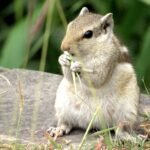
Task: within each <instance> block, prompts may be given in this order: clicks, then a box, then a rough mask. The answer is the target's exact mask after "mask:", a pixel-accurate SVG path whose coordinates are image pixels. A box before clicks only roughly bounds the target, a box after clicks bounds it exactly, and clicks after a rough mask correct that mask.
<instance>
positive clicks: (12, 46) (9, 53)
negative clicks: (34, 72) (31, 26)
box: [0, 20, 27, 68]
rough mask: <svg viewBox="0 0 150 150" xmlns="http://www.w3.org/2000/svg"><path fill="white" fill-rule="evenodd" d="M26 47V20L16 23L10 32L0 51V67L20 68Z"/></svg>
mask: <svg viewBox="0 0 150 150" xmlns="http://www.w3.org/2000/svg"><path fill="white" fill-rule="evenodd" d="M26 47H27V20H22V21H20V22H18V23H17V24H16V25H15V26H14V27H13V28H12V29H11V31H10V33H9V35H8V38H7V39H6V42H5V44H4V46H3V49H2V55H1V59H0V65H1V66H3V67H9V68H13V67H20V66H21V65H22V63H23V60H24V55H25V50H26Z"/></svg>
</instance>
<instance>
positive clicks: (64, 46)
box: [61, 42, 70, 51]
mask: <svg viewBox="0 0 150 150" xmlns="http://www.w3.org/2000/svg"><path fill="white" fill-rule="evenodd" d="M61 50H62V51H70V44H69V43H67V42H62V44H61Z"/></svg>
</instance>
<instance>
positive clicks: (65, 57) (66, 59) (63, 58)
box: [58, 53, 71, 67]
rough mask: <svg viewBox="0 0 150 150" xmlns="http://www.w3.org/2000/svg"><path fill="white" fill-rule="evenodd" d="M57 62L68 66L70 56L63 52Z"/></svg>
mask: <svg viewBox="0 0 150 150" xmlns="http://www.w3.org/2000/svg"><path fill="white" fill-rule="evenodd" d="M58 62H59V63H60V65H62V66H66V67H68V66H70V65H71V58H70V56H69V55H67V54H66V53H64V54H62V55H60V56H59V59H58Z"/></svg>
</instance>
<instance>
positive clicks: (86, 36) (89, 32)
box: [83, 30, 93, 39]
mask: <svg viewBox="0 0 150 150" xmlns="http://www.w3.org/2000/svg"><path fill="white" fill-rule="evenodd" d="M92 35H93V31H91V30H88V31H86V32H85V33H84V35H83V38H87V39H89V38H91V37H92Z"/></svg>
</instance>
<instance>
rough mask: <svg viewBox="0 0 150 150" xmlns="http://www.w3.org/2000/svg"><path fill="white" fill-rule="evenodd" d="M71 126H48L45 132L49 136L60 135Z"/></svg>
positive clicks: (65, 132)
mask: <svg viewBox="0 0 150 150" xmlns="http://www.w3.org/2000/svg"><path fill="white" fill-rule="evenodd" d="M70 130H71V128H70V127H69V126H64V125H63V126H61V127H50V128H49V129H48V130H47V132H48V133H49V134H50V136H51V137H60V136H63V135H65V134H68V133H69V132H70Z"/></svg>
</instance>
